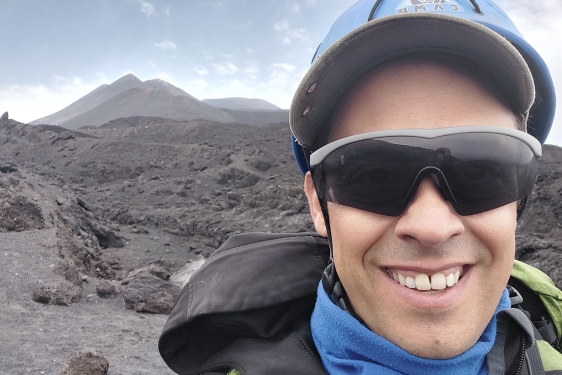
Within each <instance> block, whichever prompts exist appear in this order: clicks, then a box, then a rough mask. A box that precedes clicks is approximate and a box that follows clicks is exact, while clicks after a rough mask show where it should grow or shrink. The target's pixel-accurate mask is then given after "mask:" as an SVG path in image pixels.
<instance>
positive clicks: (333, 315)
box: [310, 284, 511, 375]
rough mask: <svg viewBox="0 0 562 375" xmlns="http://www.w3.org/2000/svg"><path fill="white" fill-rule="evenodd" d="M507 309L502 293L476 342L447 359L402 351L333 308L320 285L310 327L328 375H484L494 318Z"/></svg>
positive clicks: (334, 306)
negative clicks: (492, 314) (425, 356)
mask: <svg viewBox="0 0 562 375" xmlns="http://www.w3.org/2000/svg"><path fill="white" fill-rule="evenodd" d="M508 307H511V303H510V300H509V293H508V292H507V290H505V291H504V293H503V295H502V297H501V299H500V303H499V305H498V308H497V309H496V313H495V314H494V316H493V318H492V320H491V321H490V323H489V324H488V326H487V327H486V329H485V330H484V333H483V334H482V336H481V337H480V339H479V340H478V342H477V343H476V344H474V346H473V347H472V348H470V349H469V350H467V351H466V352H464V353H462V354H461V355H459V356H457V357H454V358H451V359H426V358H420V357H416V356H414V355H412V354H410V353H408V352H406V351H404V350H403V349H401V348H400V347H398V346H397V345H395V344H393V343H391V342H390V341H388V340H386V339H384V338H382V337H380V336H379V335H377V334H376V333H374V332H372V331H371V330H369V329H368V328H367V327H365V326H364V325H362V324H361V323H360V322H359V321H358V320H357V319H355V318H354V317H352V316H351V315H350V314H348V313H347V312H345V311H343V310H341V309H340V308H339V307H337V306H336V305H335V304H334V303H333V302H332V301H331V300H330V298H329V297H328V295H327V294H326V292H325V291H324V288H323V287H322V284H320V285H319V287H318V299H317V301H316V306H315V307H314V312H313V313H312V318H311V322H310V324H311V328H312V337H313V339H314V343H315V344H316V347H317V348H318V351H319V353H320V357H321V358H322V363H323V364H324V368H325V369H326V371H327V372H328V373H329V374H331V375H340V374H341V375H344V374H345V375H347V374H354V375H359V374H380V375H424V374H427V375H461V374H462V375H477V374H478V375H487V374H488V368H487V365H486V363H485V359H486V355H487V354H488V352H489V351H490V349H491V348H492V346H493V345H494V341H495V339H496V327H497V322H496V315H497V313H498V312H499V311H501V310H503V309H506V308H508Z"/></svg>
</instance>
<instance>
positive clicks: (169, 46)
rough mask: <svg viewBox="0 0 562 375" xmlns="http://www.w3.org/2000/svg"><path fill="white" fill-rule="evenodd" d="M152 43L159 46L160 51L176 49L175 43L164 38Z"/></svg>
mask: <svg viewBox="0 0 562 375" xmlns="http://www.w3.org/2000/svg"><path fill="white" fill-rule="evenodd" d="M154 45H155V46H156V47H158V48H160V49H161V50H162V51H166V50H169V49H171V50H174V51H175V50H176V49H177V47H176V44H175V43H174V42H170V41H169V40H166V39H164V40H163V41H161V42H160V43H154Z"/></svg>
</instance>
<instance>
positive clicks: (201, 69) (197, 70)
mask: <svg viewBox="0 0 562 375" xmlns="http://www.w3.org/2000/svg"><path fill="white" fill-rule="evenodd" d="M193 71H194V72H195V73H197V74H199V75H200V76H204V75H205V74H207V73H209V71H208V70H207V68H205V67H204V66H197V67H195V68H193Z"/></svg>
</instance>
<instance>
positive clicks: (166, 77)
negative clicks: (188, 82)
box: [154, 71, 176, 83]
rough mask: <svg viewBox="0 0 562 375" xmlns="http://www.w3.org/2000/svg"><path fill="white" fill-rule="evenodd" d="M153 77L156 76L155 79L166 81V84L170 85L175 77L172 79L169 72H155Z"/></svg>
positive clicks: (172, 76)
mask: <svg viewBox="0 0 562 375" xmlns="http://www.w3.org/2000/svg"><path fill="white" fill-rule="evenodd" d="M154 75H155V76H156V78H160V79H161V80H163V81H166V82H168V83H172V82H175V81H176V77H174V75H173V74H172V73H170V72H162V71H158V72H155V73H154Z"/></svg>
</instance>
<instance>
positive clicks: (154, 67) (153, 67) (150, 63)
mask: <svg viewBox="0 0 562 375" xmlns="http://www.w3.org/2000/svg"><path fill="white" fill-rule="evenodd" d="M145 62H146V63H147V64H148V66H150V67H151V68H152V69H158V67H157V66H156V64H155V63H153V62H152V61H145Z"/></svg>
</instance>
